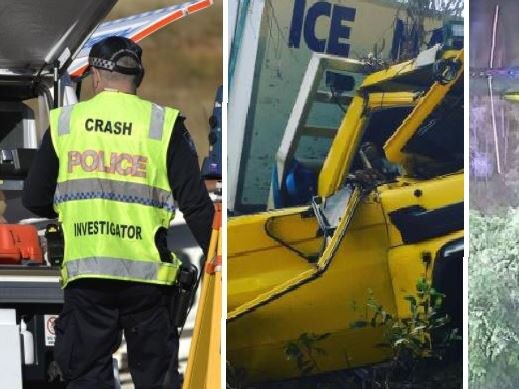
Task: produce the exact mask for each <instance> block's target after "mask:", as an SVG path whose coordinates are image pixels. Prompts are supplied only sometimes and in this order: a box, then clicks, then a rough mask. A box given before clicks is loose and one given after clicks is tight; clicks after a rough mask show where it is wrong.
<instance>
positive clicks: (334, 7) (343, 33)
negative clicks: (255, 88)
mask: <svg viewBox="0 0 519 389" xmlns="http://www.w3.org/2000/svg"><path fill="white" fill-rule="evenodd" d="M305 8H306V0H294V11H293V13H292V23H291V24H290V35H289V37H288V47H295V48H299V46H300V43H301V33H303V37H304V39H305V42H306V44H307V46H308V48H309V49H310V50H313V51H317V52H319V53H327V54H333V55H339V56H342V57H347V56H348V54H349V52H350V45H349V44H348V43H345V42H344V41H345V40H347V39H349V37H350V27H348V26H346V25H345V24H344V23H346V22H353V21H354V20H355V8H351V7H345V6H343V5H338V4H332V3H329V2H327V1H318V2H316V3H314V4H312V5H311V6H310V7H309V8H308V10H307V11H306V14H305ZM320 17H327V18H330V31H329V34H328V38H318V37H317V36H316V33H315V26H316V23H317V20H318V19H319V18H320Z"/></svg>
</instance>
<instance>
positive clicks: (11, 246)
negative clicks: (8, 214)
mask: <svg viewBox="0 0 519 389" xmlns="http://www.w3.org/2000/svg"><path fill="white" fill-rule="evenodd" d="M26 261H30V262H29V263H31V264H33V263H34V264H43V254H42V250H41V245H40V239H39V237H38V230H37V229H36V227H34V226H31V225H22V224H0V264H3V265H6V264H8V265H18V264H21V263H22V262H26Z"/></svg>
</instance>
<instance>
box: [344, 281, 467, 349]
mask: <svg viewBox="0 0 519 389" xmlns="http://www.w3.org/2000/svg"><path fill="white" fill-rule="evenodd" d="M445 297H446V296H445V295H444V294H443V293H440V292H438V291H436V290H435V289H434V288H433V287H432V286H431V284H430V282H429V281H427V280H426V279H425V278H420V279H418V281H417V282H416V294H415V295H407V296H405V300H406V301H407V302H408V303H409V311H410V313H411V315H410V317H407V318H402V319H400V318H397V317H395V316H393V315H392V314H391V313H389V312H387V311H386V310H385V308H384V307H383V306H382V305H381V304H379V303H378V302H377V300H376V298H375V296H374V294H373V291H372V290H368V302H367V307H368V308H369V309H370V310H371V312H372V316H371V318H370V319H369V320H368V321H366V322H363V321H357V322H353V323H352V324H350V327H351V328H361V327H362V326H366V325H370V326H372V327H377V326H384V327H385V335H386V336H385V337H386V339H387V343H383V344H380V346H381V347H391V348H392V349H393V350H394V354H395V358H396V359H398V358H400V356H401V354H402V353H406V354H409V353H410V354H411V356H412V357H414V358H423V357H432V356H435V357H438V358H441V355H440V354H439V353H436V352H435V350H436V349H441V347H440V348H433V343H432V335H431V334H432V332H433V331H435V330H436V329H438V328H441V327H444V326H445V325H446V324H447V323H448V322H449V317H448V316H447V315H446V314H443V313H441V308H442V305H443V301H444V299H445ZM459 339H460V337H459V336H458V335H457V330H450V329H449V330H448V331H447V334H444V336H443V337H442V338H441V344H442V345H443V346H445V345H447V344H448V343H450V342H452V341H454V340H459Z"/></svg>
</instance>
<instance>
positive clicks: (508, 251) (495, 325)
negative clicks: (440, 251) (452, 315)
mask: <svg viewBox="0 0 519 389" xmlns="http://www.w3.org/2000/svg"><path fill="white" fill-rule="evenodd" d="M518 258H519V210H510V211H509V212H508V213H506V214H505V215H504V216H482V215H481V214H480V213H478V212H474V211H471V213H470V258H469V350H470V351H469V367H470V371H469V380H470V387H474V388H494V387H496V386H499V387H500V388H502V389H507V388H516V387H517V383H518V382H519V326H518V323H519V320H518V308H519V278H518V275H519V262H518Z"/></svg>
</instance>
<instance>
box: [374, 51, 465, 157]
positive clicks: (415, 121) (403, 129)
mask: <svg viewBox="0 0 519 389" xmlns="http://www.w3.org/2000/svg"><path fill="white" fill-rule="evenodd" d="M455 60H456V61H459V62H460V63H461V64H462V66H461V67H460V69H459V70H458V72H457V74H456V76H455V77H454V78H453V79H452V80H451V81H449V82H447V83H440V82H438V81H437V82H435V83H434V85H433V86H432V88H431V89H430V90H429V92H428V93H427V94H426V95H425V96H423V97H421V98H420V101H419V102H418V104H417V105H416V107H415V108H414V109H415V111H414V112H413V113H412V114H411V115H409V117H408V118H407V119H406V120H404V122H403V123H402V125H401V126H400V128H398V130H396V131H395V133H394V134H393V136H392V137H391V138H389V139H388V141H387V142H386V144H385V146H384V151H385V153H386V156H387V159H388V160H389V161H391V162H394V163H399V164H402V165H405V164H406V158H407V156H406V154H405V153H404V152H403V151H402V149H403V147H404V146H405V144H406V143H407V142H408V141H409V139H411V137H412V136H413V135H414V133H415V131H416V128H417V127H418V126H419V125H420V124H421V123H422V121H423V118H424V117H427V116H428V115H430V114H431V112H432V111H433V109H434V108H435V107H436V106H437V105H438V104H439V103H440V102H441V101H442V100H443V99H444V98H445V96H446V95H447V93H448V92H449V91H450V89H451V88H452V87H453V86H454V84H455V83H456V82H457V81H458V80H459V79H460V77H461V76H462V74H463V50H461V51H460V53H459V55H458V56H457V57H456V58H455Z"/></svg>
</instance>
